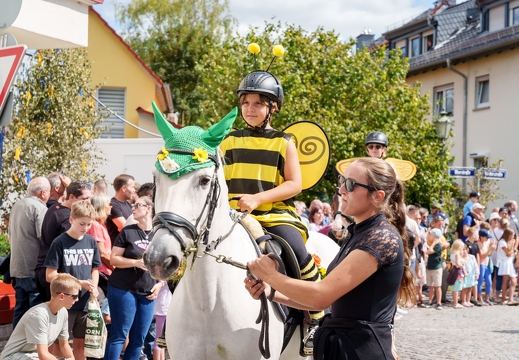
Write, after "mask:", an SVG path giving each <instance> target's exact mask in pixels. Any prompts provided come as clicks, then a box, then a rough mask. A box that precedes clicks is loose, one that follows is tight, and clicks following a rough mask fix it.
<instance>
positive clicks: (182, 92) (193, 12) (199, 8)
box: [117, 0, 234, 125]
mask: <svg viewBox="0 0 519 360" xmlns="http://www.w3.org/2000/svg"><path fill="white" fill-rule="evenodd" d="M228 12H229V5H228V0H132V1H131V2H130V3H129V4H127V5H119V6H118V8H117V14H118V16H117V17H118V20H119V21H120V22H121V24H122V28H123V32H124V38H125V40H126V41H127V42H128V44H130V46H131V47H132V48H133V49H134V50H135V51H136V52H137V54H139V56H140V57H141V58H142V59H143V60H144V61H145V62H146V63H147V64H148V65H149V66H150V67H151V69H153V71H154V72H155V73H156V74H157V75H158V76H159V77H160V78H161V79H162V80H163V81H164V82H166V83H168V84H169V85H170V86H171V92H172V95H173V103H174V107H175V110H176V111H178V112H180V117H179V120H180V122H181V123H182V124H186V125H190V124H193V123H195V122H196V119H197V116H198V115H199V111H198V110H199V108H200V106H199V104H200V101H201V100H202V99H203V94H204V93H203V92H201V91H200V90H199V86H198V85H199V83H200V82H201V76H200V72H199V71H198V70H196V64H197V63H198V62H199V61H200V59H201V58H202V57H204V56H205V55H206V54H207V53H208V52H209V51H210V49H211V48H212V47H214V46H217V45H219V44H220V43H221V41H222V39H224V38H225V37H229V36H230V35H231V25H232V24H233V23H234V20H233V18H232V17H231V16H229V15H228Z"/></svg>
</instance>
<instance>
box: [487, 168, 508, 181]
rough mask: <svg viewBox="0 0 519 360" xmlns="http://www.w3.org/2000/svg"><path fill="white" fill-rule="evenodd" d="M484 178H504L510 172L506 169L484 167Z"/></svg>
mask: <svg viewBox="0 0 519 360" xmlns="http://www.w3.org/2000/svg"><path fill="white" fill-rule="evenodd" d="M481 172H482V173H483V179H492V180H504V179H506V175H507V174H508V173H507V171H506V170H504V169H482V170H481Z"/></svg>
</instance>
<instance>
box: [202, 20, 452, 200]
mask: <svg viewBox="0 0 519 360" xmlns="http://www.w3.org/2000/svg"><path fill="white" fill-rule="evenodd" d="M251 42H256V43H258V44H259V45H260V46H261V47H262V48H263V51H262V52H261V53H259V54H258V55H257V68H259V69H265V68H266V67H267V66H268V64H269V62H270V60H271V59H272V53H271V51H270V49H271V48H272V46H273V45H274V44H281V45H283V46H284V47H285V49H286V54H285V56H283V57H282V58H278V59H276V60H275V61H274V64H273V65H272V67H271V70H270V71H271V72H272V73H274V74H275V75H276V76H277V77H278V78H279V79H280V81H281V83H282V84H283V88H284V90H285V103H284V105H283V109H282V111H281V113H280V114H276V116H275V117H274V120H273V126H274V127H275V128H278V129H283V128H284V127H286V126H287V125H289V124H291V123H294V122H296V121H300V120H310V121H314V122H316V123H318V124H320V125H321V126H322V127H323V128H324V129H325V131H326V133H327V134H328V136H329V139H330V143H331V148H332V151H331V154H332V158H331V164H332V165H333V166H334V165H335V164H336V163H337V162H338V161H339V160H342V159H347V158H352V157H359V156H365V147H364V139H365V137H366V135H367V134H368V133H369V132H370V131H373V130H379V131H383V132H385V133H386V134H387V135H388V137H389V139H390V144H389V154H388V156H389V157H394V158H399V159H405V160H409V161H412V162H413V163H415V164H416V166H417V174H416V176H415V177H414V178H413V179H412V180H410V181H408V182H406V188H407V193H406V196H407V200H408V202H412V203H415V204H421V205H422V206H429V204H430V203H431V202H432V201H434V200H433V199H434V198H435V197H436V199H439V198H440V197H441V196H443V197H445V198H448V197H449V196H450V194H451V193H452V191H453V190H454V189H455V184H454V183H453V182H452V181H451V180H450V179H449V178H448V177H447V176H445V174H446V167H447V163H448V162H449V161H450V160H451V157H450V155H449V151H448V149H445V150H444V149H443V146H442V145H443V144H442V142H441V141H440V140H438V139H437V138H436V135H435V129H434V126H433V124H432V123H431V122H430V121H427V118H428V116H429V114H430V105H429V102H428V98H427V96H421V93H420V87H419V84H413V85H408V84H406V82H405V80H406V74H407V71H408V62H407V59H405V58H403V57H402V56H401V53H400V52H399V50H392V51H389V52H386V51H385V49H384V48H380V49H378V50H375V51H373V52H371V53H370V52H368V51H367V50H363V51H357V52H356V53H354V52H353V46H354V43H353V41H350V42H348V43H344V42H342V41H341V40H339V38H338V35H337V34H336V33H334V32H326V31H324V30H323V29H322V28H318V29H317V30H316V31H314V32H307V31H305V30H303V29H302V28H301V27H297V26H294V25H284V26H283V25H281V24H280V23H277V24H266V25H265V28H264V29H263V30H260V29H258V28H251V29H250V30H249V33H248V34H247V35H246V36H243V37H242V36H239V35H238V36H235V37H232V38H227V39H226V40H225V42H224V43H223V44H222V45H221V46H219V47H217V48H211V49H210V50H211V51H210V52H209V53H208V54H207V55H205V56H204V57H203V59H202V61H201V62H200V63H199V64H198V66H197V70H198V71H199V73H200V75H201V78H202V82H201V83H200V84H199V87H198V89H197V91H198V92H200V93H202V94H204V95H203V96H202V97H203V98H204V99H205V100H204V101H202V102H201V103H200V105H201V107H200V109H199V110H198V111H199V113H200V114H201V117H200V118H199V122H198V124H199V125H201V126H203V127H207V126H208V125H209V124H210V123H212V122H213V121H216V120H217V119H219V118H220V117H221V115H222V114H225V113H226V112H227V111H228V110H229V109H230V108H231V107H232V106H235V104H237V97H236V93H235V90H236V88H237V87H238V84H239V82H240V80H241V79H242V78H243V77H244V76H245V75H246V74H247V73H248V72H250V71H252V70H254V69H255V68H256V67H255V61H254V57H253V55H252V54H250V53H248V52H247V50H246V49H247V44H249V43H251ZM202 110H203V111H202ZM236 124H237V125H238V126H239V123H236ZM303 175H304V174H303ZM335 186H336V180H335V178H334V176H333V171H332V167H331V166H330V167H329V169H328V171H327V173H326V176H325V178H324V179H323V181H321V182H320V183H319V184H317V185H316V186H315V187H314V188H313V189H311V190H308V191H305V192H304V193H303V194H302V195H301V196H300V198H301V199H302V200H305V201H308V200H310V199H313V198H315V197H321V198H331V196H332V194H333V192H334V190H335Z"/></svg>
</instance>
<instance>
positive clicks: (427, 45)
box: [423, 34, 434, 53]
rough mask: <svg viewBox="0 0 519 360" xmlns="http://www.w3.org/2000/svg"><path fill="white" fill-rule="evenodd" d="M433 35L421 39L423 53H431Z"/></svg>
mask: <svg viewBox="0 0 519 360" xmlns="http://www.w3.org/2000/svg"><path fill="white" fill-rule="evenodd" d="M433 36H434V35H433V34H431V35H427V36H424V38H423V52H424V53H425V52H427V51H431V50H432V49H433V48H434V42H433Z"/></svg>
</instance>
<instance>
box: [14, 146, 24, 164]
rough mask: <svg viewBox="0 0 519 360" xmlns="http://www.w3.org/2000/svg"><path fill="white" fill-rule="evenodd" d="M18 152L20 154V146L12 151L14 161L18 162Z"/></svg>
mask: <svg viewBox="0 0 519 360" xmlns="http://www.w3.org/2000/svg"><path fill="white" fill-rule="evenodd" d="M20 152H22V148H21V146H18V147H17V148H16V150H15V151H14V159H15V160H16V161H18V160H20Z"/></svg>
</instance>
